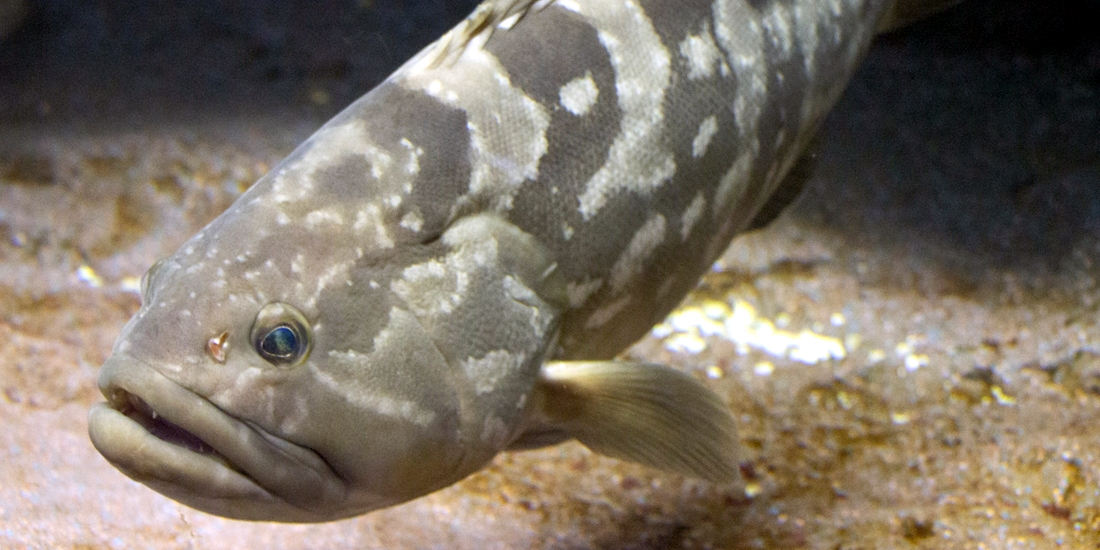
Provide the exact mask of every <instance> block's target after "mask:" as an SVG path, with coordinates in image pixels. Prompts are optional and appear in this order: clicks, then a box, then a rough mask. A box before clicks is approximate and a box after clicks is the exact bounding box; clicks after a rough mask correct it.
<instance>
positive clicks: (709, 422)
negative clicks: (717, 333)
mask: <svg viewBox="0 0 1100 550" xmlns="http://www.w3.org/2000/svg"><path fill="white" fill-rule="evenodd" d="M538 397H539V398H540V402H539V408H540V412H541V414H542V420H543V421H544V422H545V423H546V424H547V426H548V427H552V428H554V429H557V430H561V431H562V432H564V433H566V434H568V435H570V436H572V437H575V438H576V439H577V440H578V441H580V442H581V443H583V444H584V445H585V446H586V447H588V448H589V449H592V450H593V451H595V452H597V453H600V454H603V455H607V456H612V457H615V458H620V459H623V460H629V461H632V462H638V463H640V464H645V465H647V466H653V467H655V468H660V469H663V470H670V471H674V472H678V473H681V474H684V475H689V476H692V477H698V478H702V479H706V480H709V481H713V482H716V483H729V482H733V481H736V480H737V479H738V468H737V433H736V428H735V427H734V423H733V417H732V416H731V415H730V412H729V409H728V408H727V407H726V405H725V404H724V403H723V402H722V400H721V399H720V398H719V397H718V396H717V395H715V394H714V393H713V392H711V391H710V390H708V389H707V388H706V387H704V386H703V385H702V384H700V383H699V382H698V381H696V380H695V379H694V378H692V377H691V376H689V375H687V374H684V373H682V372H679V371H676V370H673V369H671V368H668V367H665V366H663V365H654V364H646V363H630V362H619V361H602V362H585V361H575V362H574V361H561V362H550V363H547V364H546V365H545V366H544V367H543V370H542V377H541V379H540V381H539V387H538Z"/></svg>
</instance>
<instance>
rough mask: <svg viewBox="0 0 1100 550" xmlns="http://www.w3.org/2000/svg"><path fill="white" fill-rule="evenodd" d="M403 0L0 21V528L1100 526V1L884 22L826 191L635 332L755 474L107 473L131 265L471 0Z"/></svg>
mask: <svg viewBox="0 0 1100 550" xmlns="http://www.w3.org/2000/svg"><path fill="white" fill-rule="evenodd" d="M158 4H159V3H158ZM405 4H406V5H405V6H404V7H403V8H400V9H399V8H398V7H395V6H398V5H399V4H396V3H390V2H385V1H383V0H377V1H376V2H374V3H372V2H360V3H359V4H355V3H352V2H344V3H341V2H327V3H326V5H324V6H317V5H316V4H309V6H310V7H303V6H306V4H303V5H302V6H300V7H297V8H295V7H294V6H289V5H285V4H282V3H277V2H274V1H271V2H245V1H243V0H241V1H239V2H232V1H227V2H218V3H214V2H210V3H183V4H181V5H180V6H181V7H167V8H166V7H163V6H160V7H158V8H156V9H157V10H159V11H154V8H152V7H149V6H150V5H151V4H149V5H147V4H146V3H139V2H132V3H130V2H112V3H100V4H96V5H94V7H88V6H90V5H88V4H86V3H77V2H65V1H54V2H41V3H40V5H38V6H37V8H38V9H37V10H36V13H35V14H34V15H33V16H32V17H31V18H30V19H29V20H28V21H27V22H26V24H25V26H24V27H23V28H22V29H21V30H20V31H19V32H17V33H16V34H13V35H12V37H11V39H10V40H9V41H8V42H6V43H4V44H3V46H2V47H0V235H2V237H3V241H2V242H0V348H2V350H3V357H4V360H3V361H0V424H2V425H3V426H4V428H3V429H2V430H0V546H2V547H14V548H22V547H29V548H96V549H98V548H129V547H156V548H476V549H479V550H484V549H489V548H527V547H530V548H654V549H656V548H796V547H805V548H829V549H832V548H1054V547H1058V546H1069V547H1078V548H1095V547H1096V546H1097V545H1098V544H1100V437H1098V436H1100V427H1098V426H1100V422H1098V420H1100V325H1098V318H1097V309H1098V305H1100V301H1098V300H1100V283H1098V280H1097V277H1098V276H1100V268H1098V265H1100V42H1098V41H1097V39H1096V38H1095V36H1096V35H1095V32H1094V30H1093V29H1091V28H1089V27H1088V25H1091V24H1092V23H1094V22H1095V21H1097V20H1100V18H1098V17H1097V15H1100V13H1098V10H1100V8H1098V7H1097V4H1096V2H1088V1H1080V2H1064V3H1059V4H1057V5H1056V6H1055V7H1051V5H1049V4H1048V3H1046V2H1038V1H1036V2H1033V3H1032V2H1024V1H1014V2H1004V1H1000V2H996V1H989V2H979V1H978V0H972V1H971V2H970V3H969V4H965V5H963V6H962V7H961V8H959V9H956V10H953V11H952V12H949V13H946V14H944V15H943V16H941V17H937V18H936V19H934V20H931V21H928V22H926V23H924V24H921V25H919V26H918V27H917V28H914V29H909V30H907V31H906V32H904V33H902V34H900V35H897V36H890V37H886V39H884V40H881V41H880V42H879V43H878V45H877V46H876V48H875V50H874V51H873V52H872V54H871V56H870V58H869V59H868V63H867V65H866V66H865V68H864V70H863V71H862V72H861V74H860V75H859V77H858V78H857V80H856V81H855V82H854V83H853V84H852V86H851V87H850V89H849V91H848V93H847V95H846V96H845V98H844V100H843V101H842V104H841V105H840V107H839V108H838V110H837V111H836V112H835V113H834V114H833V115H832V116H831V117H830V119H829V121H828V125H827V127H826V128H825V134H824V140H823V147H822V152H821V155H820V158H819V160H818V164H817V169H816V172H815V174H814V176H813V179H812V180H811V183H810V184H809V188H808V190H807V193H806V196H805V197H804V198H803V199H802V200H801V201H800V202H799V204H798V205H797V206H796V207H795V208H794V209H793V210H792V211H791V212H788V213H787V214H785V215H784V216H783V217H782V218H781V219H780V220H779V221H778V222H777V223H776V224H775V225H773V226H772V227H770V228H768V229H767V230H765V231H762V232H759V233H756V234H752V235H748V236H745V237H743V238H741V239H739V240H737V241H736V242H735V244H734V245H733V246H732V247H731V248H730V250H729V251H728V252H727V254H726V255H725V257H724V258H723V260H722V261H721V262H720V263H719V268H718V269H716V270H715V272H714V273H712V274H711V275H709V276H708V277H707V278H706V279H705V280H704V282H703V284H702V286H701V288H700V289H699V290H698V291H697V292H695V293H694V294H693V295H692V296H691V297H689V299H688V300H687V302H685V305H684V306H683V308H681V309H680V310H678V311H677V312H675V313H674V314H673V315H672V316H671V317H670V318H669V320H668V321H666V323H664V324H662V325H660V326H658V327H657V328H655V330H654V333H653V335H651V336H650V337H649V338H647V339H645V340H644V341H642V342H641V343H639V344H638V345H637V346H636V347H635V348H634V349H632V350H631V351H630V354H631V355H633V356H636V357H641V358H645V359H647V360H658V361H667V362H669V363H672V364H674V365H677V366H679V367H682V368H684V369H688V370H691V371H693V372H696V373H697V374H698V375H699V376H700V377H701V378H703V379H706V380H707V382H708V384H710V385H711V387H713V388H714V389H716V390H717V391H719V392H721V393H723V394H724V395H726V396H728V398H729V399H730V403H731V407H732V408H733V409H734V411H735V412H736V414H737V415H738V418H739V427H740V429H741V437H742V441H743V443H744V446H745V449H746V452H745V457H744V460H745V462H744V465H743V471H744V473H745V476H746V484H745V486H744V487H737V488H720V487H713V486H709V485H707V484H703V483H699V482H694V481H690V480H684V479H681V478H679V477H676V476H669V475H662V474H660V473H657V472H653V471H650V470H646V469H644V468H641V467H636V466H632V465H627V464H623V463H619V462H616V461H613V460H610V459H604V458H601V457H597V456H593V455H591V454H590V453H588V452H587V451H586V450H584V449H583V448H581V447H580V446H578V445H575V444H570V445H563V446H559V447H555V448H551V449H546V450H542V451H538V452H527V453H518V454H509V455H504V456H501V457H499V459H498V460H497V461H496V462H495V463H494V464H493V466H492V467H491V468H489V469H487V470H485V471H483V472H481V473H478V474H476V475H474V476H472V477H471V478H469V479H467V480H466V481H464V482H462V483H460V484H458V485H456V486H455V487H452V488H449V489H447V490H444V491H441V492H439V493H436V494H434V495H431V496H429V497H427V498H424V499H420V500H417V501H414V502H412V503H409V504H407V505H404V506H401V507H398V508H394V509H390V510H384V511H381V512H378V513H374V514H371V515H368V516H365V517H362V518H357V519H353V520H348V521H343V522H338V523H333V524H328V525H319V526H282V525H266V524H249V523H241V522H233V521H226V520H221V519H218V518H213V517H211V516H207V515H204V514H201V513H198V512H194V511H191V510H189V509H186V508H182V507H180V506H178V505H176V504H175V503H173V502H171V501H169V500H166V499H164V498H162V497H160V496H158V495H156V494H155V493H153V492H152V491H149V490H147V489H145V488H144V487H142V486H140V485H138V484H136V483H133V482H131V481H129V480H128V479H126V478H125V477H123V476H122V475H121V474H119V473H117V472H116V471H115V470H114V469H113V468H111V467H110V466H109V465H108V464H107V463H106V462H105V461H104V460H103V459H102V458H100V457H99V455H98V454H97V453H96V452H95V451H94V449H92V447H91V444H90V443H89V442H88V440H87V436H86V431H85V430H86V425H85V415H86V411H87V408H88V406H89V405H90V404H91V403H93V402H95V401H97V400H98V399H99V396H98V392H97V391H96V389H95V377H96V374H97V370H98V366H99V364H100V363H101V362H102V361H103V359H104V358H105V356H106V354H107V353H108V351H109V349H110V346H111V342H112V341H113V339H114V336H115V335H116V334H117V332H118V330H119V328H120V327H121V326H122V324H123V323H124V322H125V321H126V319H127V318H128V317H129V316H130V315H131V314H132V313H133V311H134V310H135V309H136V308H137V305H138V298H137V296H136V294H135V286H136V282H137V277H139V276H140V275H141V273H142V271H143V270H144V269H145V268H146V267H147V266H148V265H149V264H150V263H152V261H154V260H155V259H156V258H158V257H160V256H163V255H166V254H168V253H170V252H171V251H172V250H174V249H175V247H176V246H178V245H179V244H180V243H181V242H182V241H183V240H184V239H186V238H187V237H188V236H189V235H190V234H191V233H193V232H194V231H195V230H197V229H198V228H199V227H201V226H202V225H203V224H205V223H206V221H208V220H209V219H211V218H212V217H213V216H215V215H216V214H217V213H218V212H220V211H221V210H222V209H223V208H225V207H226V206H227V205H228V204H230V203H231V202H232V201H233V199H234V198H235V197H236V196H238V195H239V194H240V193H241V191H242V190H243V189H245V188H246V187H247V186H248V185H249V184H250V183H251V182H252V181H253V180H255V179H256V178H257V177H258V176H259V175H260V174H262V173H263V172H264V171H265V170H266V169H267V168H268V167H270V166H271V165H272V164H273V163H274V162H277V161H278V159H279V158H280V157H281V156H283V155H284V154H285V153H287V152H288V151H289V150H290V148H292V147H293V146H294V145H295V144H296V143H297V142H298V141H300V140H301V139H303V138H304V137H305V136H306V135H308V134H309V132H310V131H311V130H312V129H313V128H315V127H316V126H317V125H318V124H320V123H321V122H323V120H324V119H325V118H327V117H328V116H329V115H331V114H332V113H333V112H334V110H337V109H339V107H340V106H342V105H344V104H346V103H347V102H348V101H350V100H351V99H353V98H354V97H355V96H357V95H358V94H360V93H362V92H363V91H365V90H366V89H367V88H369V86H370V85H371V84H372V83H373V82H375V81H377V79H378V78H380V77H381V76H383V75H384V74H385V73H386V72H387V71H388V70H389V69H391V68H392V67H393V66H395V65H396V64H397V63H399V62H400V61H401V59H403V58H404V57H405V56H407V55H410V54H411V53H413V51H415V49H416V48H418V47H419V46H420V45H421V44H423V43H424V41H426V40H429V39H431V38H432V37H434V36H435V35H438V34H439V33H441V32H442V30H443V29H444V28H446V26H448V25H449V21H453V20H454V18H455V17H457V16H460V15H461V14H462V13H463V12H464V10H465V9H467V8H469V4H468V3H467V5H465V6H457V5H448V6H449V11H448V10H446V9H444V7H443V5H442V4H440V3H438V2H420V3H417V2H407V3H405ZM81 7H84V8H87V9H79V8H81ZM134 10H138V11H137V12H136V13H135V11H134Z"/></svg>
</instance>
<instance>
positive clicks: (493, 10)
mask: <svg viewBox="0 0 1100 550" xmlns="http://www.w3.org/2000/svg"><path fill="white" fill-rule="evenodd" d="M552 3H554V0H485V1H484V2H482V3H481V4H479V5H478V6H477V7H476V8H474V11H473V12H471V13H470V15H469V16H467V17H466V19H465V20H463V21H462V22H461V23H459V24H458V26H456V27H455V28H453V29H451V30H450V32H448V33H447V34H445V35H443V37H442V38H440V39H439V42H438V43H437V44H438V45H437V51H436V52H435V56H436V58H435V59H434V60H432V63H431V65H430V66H431V67H438V66H441V65H449V64H452V63H454V62H455V60H457V59H458V57H459V56H460V55H462V52H463V50H465V49H466V48H467V47H469V46H470V44H471V43H472V42H473V41H474V39H475V38H483V39H484V40H488V39H489V38H490V37H492V36H493V32H495V30H496V29H497V28H499V27H501V26H503V27H505V28H511V27H512V25H515V24H516V23H518V22H519V20H520V19H523V18H524V17H526V16H527V14H528V13H531V11H538V10H542V9H544V8H546V6H549V5H550V4H552Z"/></svg>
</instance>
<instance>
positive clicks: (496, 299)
mask: <svg viewBox="0 0 1100 550" xmlns="http://www.w3.org/2000/svg"><path fill="white" fill-rule="evenodd" d="M946 3H949V2H945V1H944V0H931V1H925V2H921V1H917V0H909V1H906V2H904V3H895V2H892V1H890V0H537V1H536V0H489V1H487V2H485V3H483V4H482V5H481V6H479V7H478V8H477V9H476V10H475V11H474V12H473V13H472V14H471V15H470V16H469V17H468V18H467V19H466V20H464V21H463V22H461V23H460V24H459V25H458V26H457V27H455V28H454V29H453V30H451V31H450V32H449V33H447V34H446V35H444V36H443V37H442V38H440V39H439V40H438V41H437V42H435V43H434V44H432V45H430V46H428V47H427V48H426V49H424V50H423V51H422V52H420V53H419V54H417V55H416V56H415V57H414V58H412V59H411V60H409V61H408V62H407V63H405V64H404V65H403V66H402V67H401V68H399V69H398V70H397V71H396V72H395V73H394V74H393V75H391V76H390V77H389V78H387V79H386V80H385V81H384V82H382V83H381V84H380V85H378V86H377V87H376V88H375V89H373V90H372V91H370V92H369V93H367V94H366V95H365V96H363V97H362V98H360V99H359V100H357V101H356V102H354V103H353V104H351V105H350V106H349V107H347V108H346V109H345V110H344V111H343V112H341V113H340V114H339V115H337V116H336V117H335V118H334V119H332V120H331V121H330V122H328V123H327V124H325V125H324V126H323V127H322V128H321V129H320V130H318V131H317V132H316V133H315V134H314V135H313V136H312V137H310V138H309V139H308V140H307V141H306V142H305V143H303V144H302V145H301V146H300V147H298V148H297V149H296V150H295V151H294V152H293V153H292V154H291V155H290V156H289V157H287V158H286V159H285V160H284V161H282V163H280V164H279V165H278V166H276V167H275V168H274V169H273V170H272V171H271V172H270V173H268V174H267V175H265V176H264V177H263V178H261V179H260V180H259V181H257V182H256V183H255V184H254V185H253V186H252V187H251V188H250V189H249V190H248V191H247V192H245V193H244V194H243V195H242V196H241V197H240V199H239V200H238V201H237V202H236V203H234V204H233V205H232V206H231V207H230V208H229V209H228V210H226V211H225V212H224V213H223V214H221V215H220V216H219V217H218V218H216V219H215V220H214V221H213V222H211V223H210V224H209V225H208V226H207V227H206V228H204V229H203V230H201V231H200V232H199V233H198V234H197V235H195V236H194V237H193V238H191V239H190V240H189V241H187V242H186V243H185V244H184V245H183V246H182V247H181V248H180V249H179V250H178V251H177V252H176V253H175V254H174V255H172V256H171V257H168V258H165V259H163V260H161V261H159V262H157V263H156V264H155V265H154V266H153V267H152V268H151V269H149V271H148V272H147V273H146V274H145V276H144V277H143V279H142V283H141V299H142V305H141V309H140V310H139V311H138V312H137V313H136V314H135V315H134V317H133V319H132V320H131V321H130V322H129V323H128V324H127V325H126V327H125V328H124V329H123V331H122V334H121V336H119V338H118V341H117V342H116V344H115V346H114V349H113V351H112V354H111V355H110V357H109V358H108V359H107V361H106V363H105V364H104V365H103V368H102V371H101V375H100V379H99V385H100V389H101V390H102V392H103V394H104V396H106V402H105V403H101V404H99V405H96V406H95V407H94V408H93V409H92V410H91V412H90V416H89V432H90V436H91V440H92V443H93V444H94V445H95V447H96V448H97V449H98V450H99V451H100V453H102V455H103V456H104V457H106V458H107V460H108V461H110V462H111V464H113V465H114V466H116V467H117V468H118V469H120V470H121V471H122V472H123V473H125V474H126V475H128V476H129V477H131V478H133V479H135V480H138V481H140V482H142V483H144V484H146V485H148V486H149V487H151V488H152V489H154V490H156V491H158V492H160V493H162V494H164V495H167V496H168V497H171V498H173V499H176V500H178V501H180V502H182V503H184V504H186V505H188V506H192V507H194V508H197V509H199V510H203V511H206V512H209V513H212V514H217V515H221V516H226V517H231V518H239V519H248V520H268V521H287V522H317V521H328V520H334V519H339V518H344V517H348V516H354V515H357V514H362V513H365V512H368V511H370V510H375V509H378V508H382V507H386V506H391V505H394V504H398V503H401V502H405V501H408V500H410V499H414V498H416V497H418V496H421V495H425V494H427V493H430V492H432V491H435V490H438V489H440V488H442V487H446V486H448V485H451V484H453V483H454V482H456V481H458V480H460V479H462V478H464V477H466V476H468V475H469V474H471V473H473V472H475V471H477V470H479V469H481V468H483V467H484V466H485V465H486V464H487V463H489V462H490V461H491V460H492V459H493V457H494V456H496V455H497V454H498V453H500V452H502V451H506V450H514V449H529V448H536V447H541V446H545V445H551V444H555V443H559V442H562V441H566V440H570V439H576V440H577V441H579V442H580V443H582V444H583V445H585V446H587V447H588V448H589V449H591V450H592V451H594V452H596V453H600V454H604V455H608V456H612V457H616V458H620V459H624V460H629V461H634V462H638V463H641V464H645V465H649V466H652V467H655V468H660V469H663V470H667V471H671V472H676V473H680V474H684V475H688V476H693V477H697V478H701V479H704V480H708V481H711V482H714V483H732V482H735V481H736V480H737V477H738V439H737V435H736V429H735V422H734V419H733V418H732V416H731V414H730V412H729V408H728V406H727V405H726V404H725V403H724V402H723V400H722V399H721V398H720V397H718V396H717V395H716V394H714V393H712V392H711V391H710V390H708V389H707V388H706V387H705V386H704V385H703V384H702V383H700V382H699V381H697V380H696V379H695V378H694V377H693V376H691V375H689V374H686V373H683V372H680V371H677V370H674V369H672V368H669V367H667V366H663V365H657V364H646V363H637V362H629V361H621V360H615V357H616V355H617V354H619V353H621V352H622V351H623V350H624V349H625V348H626V347H627V346H629V345H630V344H631V343H633V342H634V341H635V340H637V339H638V338H639V337H641V336H642V335H644V334H645V333H646V332H647V331H648V330H649V329H650V328H651V327H652V326H653V325H654V324H655V323H657V322H659V321H660V320H661V319H662V318H663V317H664V316H665V315H666V314H667V313H668V312H669V311H670V310H671V309H672V308H673V307H675V306H676V305H677V304H678V303H679V302H680V301H681V300H682V299H683V297H684V295H685V294H686V293H687V292H688V291H689V290H690V289H691V288H692V287H693V286H694V285H695V284H696V283H697V281H698V279H699V277H700V276H701V274H702V273H704V272H705V271H706V270H707V269H708V268H709V267H710V266H711V265H712V263H713V262H714V261H715V259H716V258H717V257H718V255H719V254H720V253H721V252H722V251H723V250H724V249H725V248H726V246H727V245H728V244H729V242H730V240H731V239H732V237H733V236H734V235H735V234H737V233H739V232H741V231H744V230H745V229H747V228H750V227H756V226H759V225H762V224H763V223H764V222H766V221H767V220H768V219H771V218H773V217H774V216H775V214H776V212H778V211H779V210H781V208H780V207H781V206H783V204H784V203H785V202H787V200H788V198H784V197H790V196H792V195H793V194H792V193H789V192H785V189H786V188H787V187H789V186H790V185H793V184H792V183H791V182H790V180H791V178H788V177H787V175H788V173H790V172H792V167H793V166H795V165H796V163H797V161H798V159H799V158H800V156H802V154H803V152H804V151H805V149H806V147H807V144H809V143H810V142H811V141H812V139H813V137H814V135H815V133H816V129H817V127H818V126H819V124H820V122H821V120H822V118H823V116H824V115H825V114H826V112H827V111H828V110H829V109H830V107H831V106H832V105H833V104H834V102H835V101H836V100H837V98H838V96H839V95H840V93H841V91H842V90H843V89H844V87H845V84H846V83H847V81H848V79H849V77H850V76H851V74H852V73H853V72H854V70H855V68H856V66H857V64H858V62H859V60H860V59H861V58H862V56H863V55H864V53H865V51H866V49H867V47H868V44H869V42H870V41H871V39H872V37H873V36H874V34H875V32H876V29H881V28H884V27H889V26H891V25H894V24H896V23H898V22H903V21H904V20H906V19H908V18H911V17H912V16H913V14H914V13H916V14H921V13H924V12H926V11H930V10H933V9H938V8H940V7H942V6H943V5H944V4H946ZM796 172H797V170H796ZM777 197H778V199H777Z"/></svg>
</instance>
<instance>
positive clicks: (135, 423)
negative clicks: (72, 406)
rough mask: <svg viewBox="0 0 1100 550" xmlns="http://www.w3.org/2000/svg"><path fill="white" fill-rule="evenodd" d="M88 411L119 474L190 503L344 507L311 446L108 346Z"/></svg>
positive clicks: (337, 485)
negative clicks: (98, 394)
mask: <svg viewBox="0 0 1100 550" xmlns="http://www.w3.org/2000/svg"><path fill="white" fill-rule="evenodd" d="M99 386H100V390H101V391H102V392H103V395H104V396H105V397H106V398H107V402H106V403H99V404H97V405H95V406H94V407H93V408H92V410H91V411H90V412H89V415H88V433H89V436H90V438H91V440H92V444H93V445H94V446H95V448H96V449H97V450H98V451H99V452H100V454H102V455H103V456H104V458H106V459H107V460H108V461H109V462H110V463H111V464H112V465H114V466H115V467H116V468H118V469H119V470H121V471H122V472H123V473H124V474H126V475H127V476H128V477H130V478H132V479H134V480H136V481H139V482H141V483H144V484H145V485H148V486H149V487H150V488H152V489H154V490H156V491H157V492H159V493H161V494H163V495H165V496H168V497H170V498H173V499H176V500H178V501H180V502H182V503H184V504H187V505H188V506H191V507H194V508H197V509H199V510H202V511H205V512H209V513H213V514H217V515H221V516H226V517H232V518H237V519H249V520H266V521H294V522H311V521H327V520H331V519H336V518H338V517H344V516H345V515H347V511H344V510H343V507H344V506H346V500H347V495H348V489H347V487H346V485H345V483H344V482H343V480H342V479H341V478H340V476H338V475H337V474H336V473H335V472H334V471H333V470H332V468H331V467H330V466H329V465H328V463H327V462H326V461H325V460H324V459H323V458H322V457H321V456H320V455H318V454H317V453H316V452H314V451H313V450H311V449H309V448H307V447H304V446H301V445H297V444H295V443H293V442H291V441H287V440H285V439H283V438H281V437H279V436H277V435H275V434H272V433H270V432H268V431H266V430H264V429H263V428H261V427H259V426H257V425H256V424H255V423H253V422H249V421H248V420H247V419H238V418H235V417H234V416H233V415H231V414H229V413H228V412H226V411H224V410H222V409H221V408H219V407H218V406H217V405H215V404H214V403H212V402H211V401H209V400H208V399H206V398H205V397H203V396H201V395H199V394H197V393H195V392H193V391H191V390H189V389H188V388H186V387H184V386H182V385H180V384H179V383H177V382H176V381H174V380H172V379H171V378H169V377H167V376H165V375H164V374H162V373H161V372H159V371H158V370H157V369H155V368H153V367H152V366H150V365H148V364H146V363H144V362H142V361H140V360H138V359H136V358H133V357H130V356H126V355H119V354H116V355H114V356H112V357H111V358H109V359H108V360H107V362H106V363H105V364H104V365H103V369H102V371H101V373H100V379H99Z"/></svg>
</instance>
